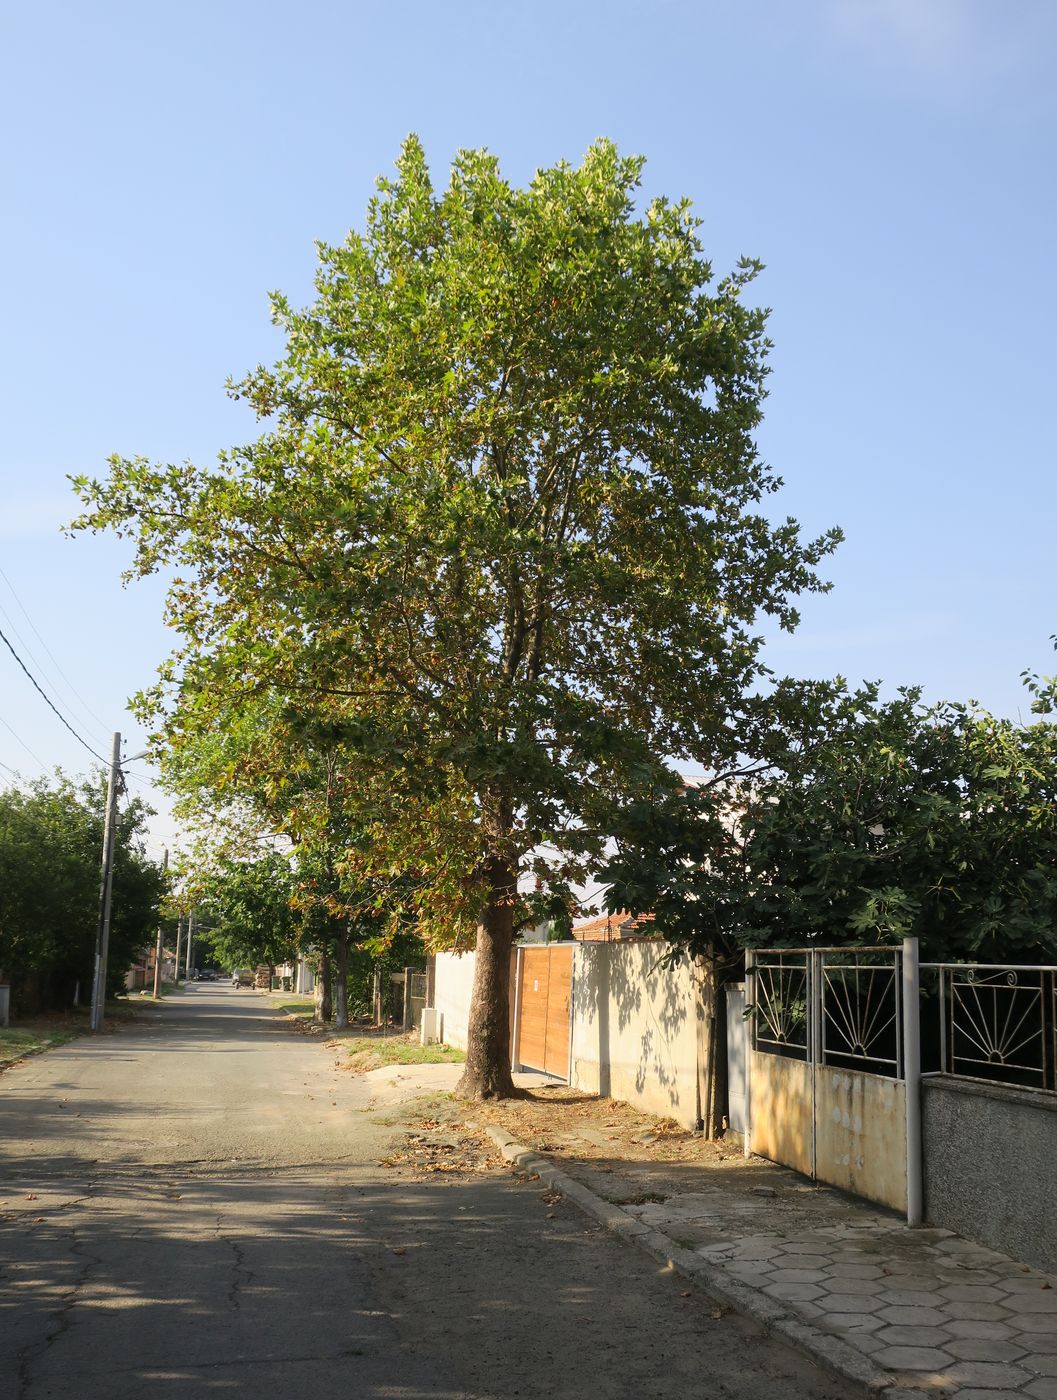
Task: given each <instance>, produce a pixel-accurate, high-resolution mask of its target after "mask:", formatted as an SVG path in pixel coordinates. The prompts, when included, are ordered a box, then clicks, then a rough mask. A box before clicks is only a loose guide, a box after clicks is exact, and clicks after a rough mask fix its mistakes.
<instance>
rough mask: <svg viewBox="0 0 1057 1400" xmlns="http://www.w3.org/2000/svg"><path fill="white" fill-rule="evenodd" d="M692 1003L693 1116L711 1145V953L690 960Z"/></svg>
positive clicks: (714, 985)
mask: <svg viewBox="0 0 1057 1400" xmlns="http://www.w3.org/2000/svg"><path fill="white" fill-rule="evenodd" d="M693 980H694V992H695V996H694V1001H695V1012H696V1017H697V1116H698V1119H699V1120H700V1122H701V1128H702V1131H703V1132H704V1135H705V1138H706V1139H707V1140H708V1141H709V1142H711V1140H712V1139H713V1138H714V1137H715V1136H716V1132H717V1129H721V1126H722V1125H721V1124H720V1123H719V1122H717V1098H716V1062H717V1059H718V1053H717V1042H716V1037H717V1030H718V1020H717V1015H716V1011H717V997H718V985H719V977H718V970H717V967H716V958H715V953H714V950H711V949H710V950H709V952H708V953H707V954H705V955H704V956H699V957H697V958H695V959H694V977H693Z"/></svg>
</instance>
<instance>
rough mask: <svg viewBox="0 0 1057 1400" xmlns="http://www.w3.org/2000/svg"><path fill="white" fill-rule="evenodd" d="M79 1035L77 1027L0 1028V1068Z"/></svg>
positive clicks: (79, 1031) (79, 1030)
mask: <svg viewBox="0 0 1057 1400" xmlns="http://www.w3.org/2000/svg"><path fill="white" fill-rule="evenodd" d="M80 1034H81V1028H80V1027H79V1026H71V1027H69V1028H57V1027H41V1026H6V1027H0V1068H4V1067H5V1066H7V1065H10V1064H13V1063H14V1062H15V1061H16V1060H21V1059H22V1058H23V1057H24V1056H26V1055H37V1054H39V1053H40V1051H42V1050H50V1049H51V1048H52V1046H54V1045H64V1044H65V1043H66V1041H68V1040H73V1039H74V1037H75V1036H78V1035H80Z"/></svg>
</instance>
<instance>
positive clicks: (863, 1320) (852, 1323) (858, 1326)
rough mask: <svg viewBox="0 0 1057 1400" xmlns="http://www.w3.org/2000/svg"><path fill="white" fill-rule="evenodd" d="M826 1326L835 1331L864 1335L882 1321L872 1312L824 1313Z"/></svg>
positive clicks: (882, 1323)
mask: <svg viewBox="0 0 1057 1400" xmlns="http://www.w3.org/2000/svg"><path fill="white" fill-rule="evenodd" d="M826 1326H827V1327H831V1328H833V1329H834V1330H835V1331H837V1332H854V1333H855V1334H856V1336H858V1335H859V1334H860V1333H862V1334H863V1335H865V1334H866V1333H868V1332H874V1331H876V1330H877V1328H878V1327H883V1326H884V1321H883V1320H882V1319H881V1318H879V1317H875V1316H874V1314H873V1313H831V1312H827V1313H826Z"/></svg>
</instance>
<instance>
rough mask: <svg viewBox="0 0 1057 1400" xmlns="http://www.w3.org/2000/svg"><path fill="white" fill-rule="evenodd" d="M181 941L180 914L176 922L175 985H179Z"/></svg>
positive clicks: (182, 934)
mask: <svg viewBox="0 0 1057 1400" xmlns="http://www.w3.org/2000/svg"><path fill="white" fill-rule="evenodd" d="M183 939H184V916H183V915H182V914H181V915H180V917H179V918H178V919H177V920H176V967H175V969H174V971H173V976H174V977H175V979H176V982H177V985H179V981H180V949H181V948H182V947H183Z"/></svg>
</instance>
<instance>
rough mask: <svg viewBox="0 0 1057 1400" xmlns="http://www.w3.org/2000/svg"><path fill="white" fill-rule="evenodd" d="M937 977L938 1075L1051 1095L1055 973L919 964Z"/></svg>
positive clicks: (1055, 1077) (1056, 1024)
mask: <svg viewBox="0 0 1057 1400" xmlns="http://www.w3.org/2000/svg"><path fill="white" fill-rule="evenodd" d="M922 968H923V969H926V968H927V969H930V970H933V971H934V972H935V974H936V978H937V990H938V997H937V1007H938V1014H939V1063H940V1069H941V1071H942V1072H944V1073H946V1074H952V1075H957V1076H960V1077H961V1078H968V1079H985V1080H989V1081H990V1082H991V1083H995V1084H1008V1085H1010V1086H1013V1087H1020V1088H1029V1089H1045V1090H1049V1091H1051V1092H1053V1091H1057V1070H1055V1064H1057V967H1043V966H1019V967H1018V966H1016V965H1012V964H1008V965H1007V964H997V963H923V964H922Z"/></svg>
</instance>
